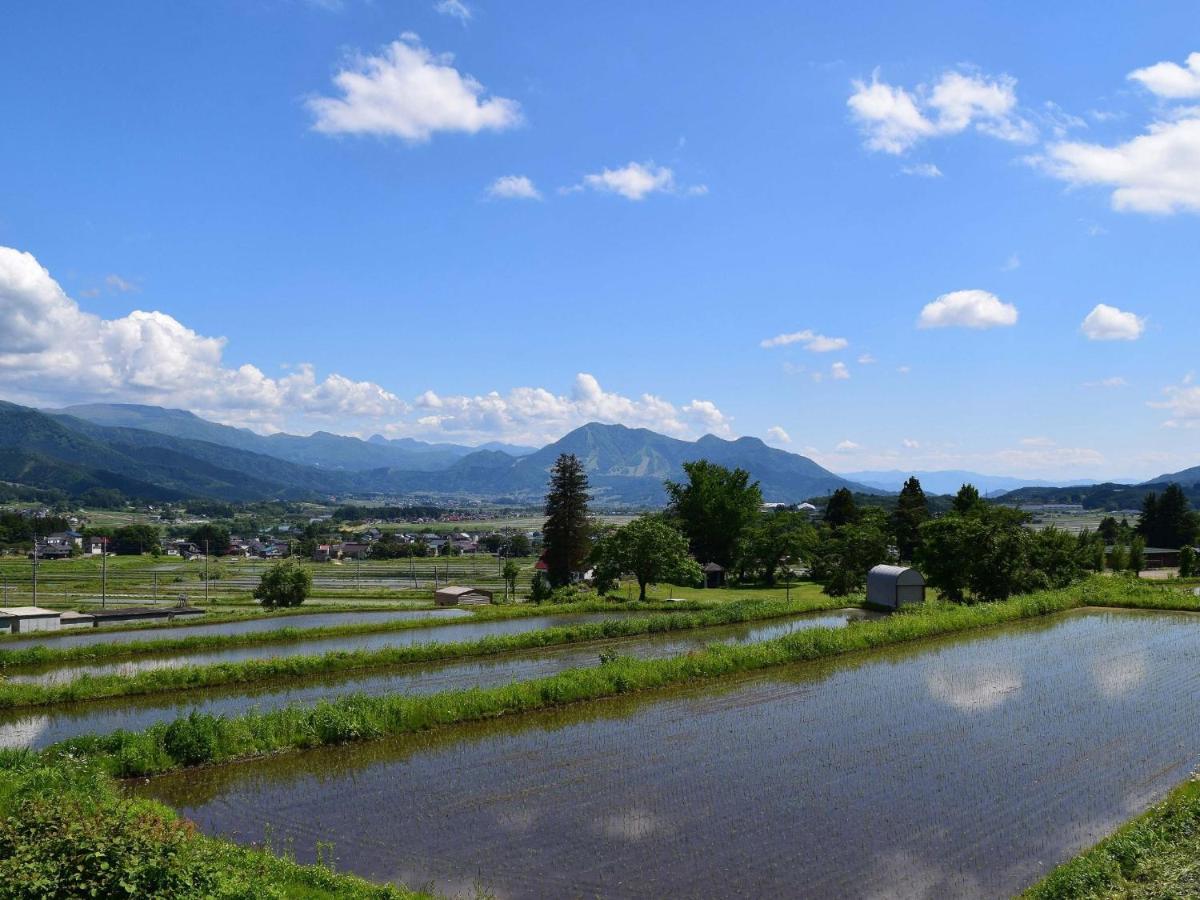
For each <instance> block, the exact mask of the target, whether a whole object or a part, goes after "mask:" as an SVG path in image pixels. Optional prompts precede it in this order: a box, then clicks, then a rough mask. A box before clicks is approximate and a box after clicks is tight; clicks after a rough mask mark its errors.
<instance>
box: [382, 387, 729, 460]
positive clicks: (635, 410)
mask: <svg viewBox="0 0 1200 900" xmlns="http://www.w3.org/2000/svg"><path fill="white" fill-rule="evenodd" d="M416 406H417V408H418V409H419V410H421V411H423V412H425V413H426V414H425V415H422V416H421V417H419V418H418V419H416V421H415V422H407V421H405V422H398V423H394V424H392V425H389V426H387V427H386V428H385V429H384V433H385V434H388V435H393V436H398V435H415V436H426V437H428V436H437V437H440V438H455V439H459V440H478V439H487V438H493V437H503V438H505V439H507V440H518V441H526V442H535V443H537V442H543V441H550V440H554V439H556V438H559V437H561V436H562V435H563V434H564V433H565V432H567V431H569V430H570V429H572V428H576V427H578V426H580V425H583V424H585V423H586V422H619V423H621V424H624V425H629V426H631V427H641V428H651V429H653V430H655V431H660V432H663V433H664V434H670V435H674V436H676V437H694V436H697V435H698V434H701V433H704V432H709V433H712V434H716V435H718V436H722V437H728V436H732V434H733V429H732V424H731V421H730V419H729V417H728V416H726V415H725V414H724V413H722V412H721V410H720V409H718V408H717V406H716V405H715V404H714V403H712V402H711V401H709V400H692V401H691V402H689V403H687V404H684V405H683V406H676V405H674V404H672V403H671V402H669V401H667V400H664V399H662V398H661V397H657V396H655V395H653V394H642V395H641V397H639V398H636V399H635V398H631V397H625V396H622V395H621V394H617V393H612V392H609V391H605V390H604V389H603V388H602V387H601V386H600V383H599V382H598V381H597V380H596V378H595V377H594V376H593V375H589V374H587V373H585V372H581V373H579V374H578V375H576V376H575V383H574V385H573V387H572V390H571V392H570V394H569V395H561V394H555V393H552V392H551V391H548V390H546V389H545V388H540V387H539V388H534V387H519V388H514V389H512V390H511V391H509V392H508V393H506V394H501V393H499V392H498V391H492V392H490V393H487V394H477V395H474V396H471V395H465V394H460V395H439V394H437V393H435V392H434V391H426V392H425V393H424V394H422V395H421V397H420V398H418V400H417V403H416Z"/></svg>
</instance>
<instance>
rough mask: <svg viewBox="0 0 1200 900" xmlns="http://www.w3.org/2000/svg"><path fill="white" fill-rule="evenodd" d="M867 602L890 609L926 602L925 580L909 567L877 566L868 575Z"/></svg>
mask: <svg viewBox="0 0 1200 900" xmlns="http://www.w3.org/2000/svg"><path fill="white" fill-rule="evenodd" d="M867 602H868V603H872V604H874V605H875V606H885V607H887V608H888V609H899V608H900V607H901V606H904V605H905V604H908V603H924V602H925V578H924V577H923V576H922V575H921V573H920V572H918V571H917V570H916V569H911V568H909V567H908V566H876V567H875V568H873V569H872V570H871V571H870V572H868V573H867Z"/></svg>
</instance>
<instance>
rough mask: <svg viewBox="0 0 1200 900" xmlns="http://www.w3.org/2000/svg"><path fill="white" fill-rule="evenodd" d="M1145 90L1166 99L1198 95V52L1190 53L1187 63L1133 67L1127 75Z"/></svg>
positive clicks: (1199, 72)
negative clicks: (1182, 64) (1183, 64)
mask: <svg viewBox="0 0 1200 900" xmlns="http://www.w3.org/2000/svg"><path fill="white" fill-rule="evenodd" d="M1128 77H1129V79H1130V81H1136V82H1138V83H1139V84H1141V85H1142V86H1143V87H1145V88H1146V89H1147V90H1149V91H1151V92H1152V93H1154V94H1157V95H1158V96H1159V97H1165V98H1166V99H1168V100H1186V99H1191V98H1194V97H1200V53H1191V54H1189V55H1188V58H1187V65H1186V67H1185V66H1181V65H1179V64H1178V63H1173V62H1160V63H1155V64H1154V65H1152V66H1147V67H1146V68H1144V69H1135V70H1134V71H1132V72H1130V73H1129V75H1128Z"/></svg>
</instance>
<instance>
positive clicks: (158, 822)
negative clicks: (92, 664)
mask: <svg viewBox="0 0 1200 900" xmlns="http://www.w3.org/2000/svg"><path fill="white" fill-rule="evenodd" d="M4 770H5V778H4V780H3V784H2V785H0V893H2V894H3V896H4V897H8V898H30V900H33V898H43V897H85V896H91V897H106V898H109V897H111V898H116V897H130V898H132V897H171V898H197V900H199V898H225V900H233V898H245V900H252V898H253V900H258V898H271V900H288V898H301V897H303V898H312V897H328V898H345V900H368V898H369V900H401V898H412V897H418V896H422V895H418V894H414V893H412V892H409V891H407V890H405V889H402V888H394V887H386V886H380V885H374V884H370V883H369V882H366V881H364V880H362V879H360V878H356V877H352V876H345V875H338V874H336V873H335V872H333V871H331V870H330V869H328V868H326V867H324V866H321V865H309V866H301V865H298V864H297V863H295V862H294V861H292V860H291V859H288V858H286V857H280V856H276V855H273V854H272V853H271V852H269V850H267V849H261V848H244V847H238V846H236V845H234V844H231V843H228V842H225V841H221V840H216V839H213V838H209V837H205V836H203V835H201V834H199V833H198V832H197V831H196V829H195V828H194V827H193V826H192V825H190V824H188V823H186V822H183V821H181V820H180V819H179V818H178V817H177V816H176V814H175V813H174V812H173V811H172V810H170V809H168V808H167V807H165V806H163V805H162V804H160V803H156V802H154V801H150V800H145V799H131V798H128V797H124V796H122V794H121V792H120V791H119V790H118V788H117V786H116V785H115V784H114V782H113V781H112V779H111V778H109V777H107V776H105V775H104V774H103V773H100V772H98V771H97V770H96V769H95V768H94V767H89V766H81V765H79V764H76V763H71V762H66V763H62V764H59V765H56V766H53V767H49V766H46V765H44V764H42V763H41V762H40V761H39V760H38V759H37V758H36V757H35V756H33V755H32V754H27V753H26V754H23V753H11V752H10V753H7V754H5V758H4Z"/></svg>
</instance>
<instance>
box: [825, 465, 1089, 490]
mask: <svg viewBox="0 0 1200 900" xmlns="http://www.w3.org/2000/svg"><path fill="white" fill-rule="evenodd" d="M841 475H842V477H843V478H848V479H850V480H851V481H857V482H860V483H862V484H866V485H870V486H871V487H874V488H879V489H880V490H883V491H888V492H890V493H897V492H899V490H900V488H901V487H903V486H904V482H906V481H907V480H908V479H909V477H910V476H914V475H915V476H916V478H917V479H918V480H919V481H920V482H921V487H922V488H923V489H924V490H925V492H926V493H927V494H953V493H956V492H957V491H958V489H959V488H960V487H962V486H963V485H964V484H973V485H975V487H977V488H979V491H980V493H982V494H984V495H985V496H997V495H1000V494H1003V493H1005V492H1006V491H1013V490H1017V489H1018V488H1023V487H1072V486H1075V485H1080V484H1092V483H1093V482H1090V481H1085V480H1074V481H1043V480H1040V479H1037V478H1017V477H1015V476H1012V475H987V474H984V473H982V472H971V471H968V470H966V469H938V470H937V471H923V472H922V471H918V472H909V471H905V470H904V469H872V470H866V471H862V472H842V473H841Z"/></svg>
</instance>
